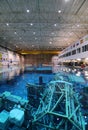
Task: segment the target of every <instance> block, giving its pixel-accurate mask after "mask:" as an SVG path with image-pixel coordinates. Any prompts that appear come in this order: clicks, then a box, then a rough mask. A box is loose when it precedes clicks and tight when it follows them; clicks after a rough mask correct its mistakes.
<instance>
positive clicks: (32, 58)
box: [24, 54, 53, 65]
mask: <svg viewBox="0 0 88 130" xmlns="http://www.w3.org/2000/svg"><path fill="white" fill-rule="evenodd" d="M52 56H53V55H52V54H38V55H33V54H30V55H25V56H24V60H25V64H26V65H41V64H51V60H52Z"/></svg>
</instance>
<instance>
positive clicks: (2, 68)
mask: <svg viewBox="0 0 88 130" xmlns="http://www.w3.org/2000/svg"><path fill="white" fill-rule="evenodd" d="M17 69H21V67H20V66H10V67H7V66H1V67H0V73H4V72H10V71H13V70H17Z"/></svg>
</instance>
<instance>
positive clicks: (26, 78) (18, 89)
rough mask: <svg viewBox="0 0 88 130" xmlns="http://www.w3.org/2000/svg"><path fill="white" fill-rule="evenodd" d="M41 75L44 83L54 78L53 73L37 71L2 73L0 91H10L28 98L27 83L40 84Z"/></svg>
mask: <svg viewBox="0 0 88 130" xmlns="http://www.w3.org/2000/svg"><path fill="white" fill-rule="evenodd" d="M18 71H19V70H18ZM39 77H42V82H43V84H46V83H48V82H49V81H50V80H52V77H53V74H52V73H50V74H47V73H45V74H42V73H36V72H22V73H20V72H19V74H17V73H16V72H15V71H11V72H5V73H2V74H0V93H2V92H4V91H9V92H11V93H12V94H15V95H18V96H21V97H22V98H25V99H27V88H26V85H27V83H33V84H37V85H38V84H39Z"/></svg>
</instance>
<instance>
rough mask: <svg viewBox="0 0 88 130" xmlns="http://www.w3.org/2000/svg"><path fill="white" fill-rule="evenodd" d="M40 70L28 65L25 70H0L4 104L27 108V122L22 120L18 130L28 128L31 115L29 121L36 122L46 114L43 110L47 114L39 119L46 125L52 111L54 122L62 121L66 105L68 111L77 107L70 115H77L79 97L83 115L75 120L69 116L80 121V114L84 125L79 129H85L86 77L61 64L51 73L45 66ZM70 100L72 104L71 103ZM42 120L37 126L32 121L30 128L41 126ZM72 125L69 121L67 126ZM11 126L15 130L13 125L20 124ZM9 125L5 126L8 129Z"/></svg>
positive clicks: (86, 113)
mask: <svg viewBox="0 0 88 130" xmlns="http://www.w3.org/2000/svg"><path fill="white" fill-rule="evenodd" d="M44 69H45V68H44ZM37 70H38V71H37ZM42 70H43V68H38V69H36V70H32V71H31V68H29V69H28V68H27V69H24V70H22V69H17V70H11V71H10V72H4V73H2V74H0V94H1V93H2V94H1V101H3V102H2V103H3V106H4V108H5V109H6V110H8V111H11V110H12V109H13V108H14V106H16V108H20V109H21V108H22V109H24V110H25V111H26V113H25V115H26V116H25V120H27V122H25V121H24V123H23V125H22V127H21V130H24V128H27V127H28V129H31V126H30V124H31V122H29V120H31V119H32V118H33V120H32V123H33V122H34V124H35V123H38V120H39V118H40V117H42V116H43V115H44V114H45V111H46V115H45V116H44V117H43V120H42V122H43V123H44V124H46V127H47V125H48V123H49V122H50V121H51V122H52V120H51V117H52V114H53V123H55V125H57V126H58V119H59V118H60V121H61V120H62V119H63V116H64V117H65V116H66V111H67V109H69V111H70V112H71V113H73V111H76V110H77V113H74V116H73V117H77V116H78V117H79V115H80V109H79V101H80V103H81V110H82V114H83V117H82V116H81V118H80V119H79V118H77V120H76V118H73V119H72V120H73V121H75V120H76V121H77V123H78V124H79V122H80V123H81V122H82V121H83V119H82V118H84V119H85V122H82V123H83V124H82V126H81V127H83V128H82V130H85V126H86V127H87V124H88V117H87V115H88V111H87V108H88V104H87V98H88V97H87V92H88V87H87V85H88V83H87V80H85V78H84V76H83V75H82V74H81V73H79V71H76V72H74V71H73V72H72V71H71V70H70V69H68V68H61V67H60V70H59V72H58V73H57V74H55V73H51V72H50V68H49V69H47V71H46V70H45V71H43V72H42ZM48 70H49V71H48ZM42 87H43V88H42ZM74 90H75V91H74ZM6 91H8V92H6ZM9 92H10V93H9ZM78 100H79V101H78ZM4 102H5V104H4ZM59 102H60V103H59ZM57 104H58V105H57ZM70 104H72V107H71V105H70ZM68 105H69V106H68ZM50 106H51V107H50ZM1 110H2V107H1ZM58 110H59V111H58ZM47 113H49V114H50V115H48V114H47ZM40 115H42V116H40ZM68 118H69V117H68ZM39 121H40V120H39ZM41 124H42V123H41V122H40V126H37V125H33V126H32V127H33V130H35V129H36V128H37V130H42V127H41ZM69 124H70V125H69ZM55 125H54V126H55ZM79 125H81V124H79ZM54 126H52V128H54ZM62 127H63V128H64V125H62ZM71 127H73V125H72V124H71V122H69V123H68V130H70V129H71ZM76 127H77V126H76ZM10 128H11V129H12V130H14V128H16V130H18V128H19V127H15V126H13V125H10ZM11 129H9V128H8V130H11ZM25 130H26V129H25ZM77 130H78V127H77ZM80 130H81V129H80Z"/></svg>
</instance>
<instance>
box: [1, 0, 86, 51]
mask: <svg viewBox="0 0 88 130" xmlns="http://www.w3.org/2000/svg"><path fill="white" fill-rule="evenodd" d="M86 34H88V0H0V45H1V46H4V47H6V48H9V49H11V50H14V51H17V52H20V53H21V52H22V51H27V52H28V51H30V50H31V51H32V50H33V51H34V50H41V51H42V50H43V51H45V50H46V51H47V50H48V51H49V50H56V51H61V50H63V49H64V48H65V47H67V46H69V45H70V44H73V43H74V42H76V41H78V39H80V38H81V37H82V36H85V35H86Z"/></svg>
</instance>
